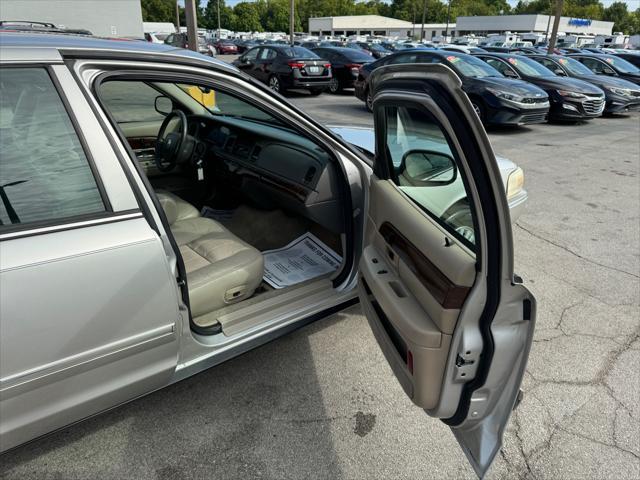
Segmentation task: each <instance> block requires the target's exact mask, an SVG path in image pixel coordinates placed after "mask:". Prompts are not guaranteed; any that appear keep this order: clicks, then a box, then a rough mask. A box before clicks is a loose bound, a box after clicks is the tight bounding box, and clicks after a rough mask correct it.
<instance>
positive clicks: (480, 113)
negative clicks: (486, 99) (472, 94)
mask: <svg viewBox="0 0 640 480" xmlns="http://www.w3.org/2000/svg"><path fill="white" fill-rule="evenodd" d="M471 105H472V106H473V109H474V110H475V112H476V115H478V118H479V119H480V121H481V122H482V123H483V124H484V123H485V120H486V118H485V117H486V115H485V113H484V105H482V103H480V101H478V100H471Z"/></svg>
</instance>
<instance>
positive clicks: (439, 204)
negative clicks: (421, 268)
mask: <svg viewBox="0 0 640 480" xmlns="http://www.w3.org/2000/svg"><path fill="white" fill-rule="evenodd" d="M385 117H386V128H387V132H386V144H387V148H388V155H389V156H390V159H389V160H390V161H391V164H392V169H393V180H394V182H395V184H396V185H398V187H399V188H400V190H402V191H403V192H404V193H405V194H406V195H407V196H408V197H409V198H411V200H413V201H414V202H415V203H416V204H418V206H420V207H421V208H422V210H424V211H425V212H427V213H428V214H429V215H430V216H431V217H433V218H435V219H436V220H437V221H438V223H440V224H441V225H442V226H443V227H444V228H446V229H447V230H448V231H449V232H451V234H452V235H454V236H455V237H456V238H457V239H458V240H460V241H461V242H462V243H464V244H465V245H467V246H468V247H469V248H471V249H472V250H473V249H474V247H475V227H474V218H473V212H472V208H471V204H470V202H469V198H468V195H467V192H466V189H465V185H464V181H463V178H462V175H463V172H462V171H461V170H460V169H459V168H458V167H457V164H456V161H455V160H454V154H453V152H452V149H451V148H450V146H449V143H448V141H447V138H446V137H445V135H444V132H443V131H442V129H441V128H440V126H439V125H438V124H437V123H436V122H435V121H434V120H432V119H431V117H430V116H428V115H427V114H426V113H425V112H423V111H422V110H418V109H416V108H411V107H386V108H385Z"/></svg>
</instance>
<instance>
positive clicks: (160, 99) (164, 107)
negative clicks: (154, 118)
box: [155, 95, 173, 115]
mask: <svg viewBox="0 0 640 480" xmlns="http://www.w3.org/2000/svg"><path fill="white" fill-rule="evenodd" d="M155 109H156V112H158V113H159V114H161V115H169V114H170V113H171V112H172V111H173V102H172V101H171V99H170V98H169V97H165V96H164V95H158V96H157V97H156V101H155Z"/></svg>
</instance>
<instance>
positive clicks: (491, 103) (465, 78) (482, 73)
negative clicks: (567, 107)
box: [356, 49, 549, 125]
mask: <svg viewBox="0 0 640 480" xmlns="http://www.w3.org/2000/svg"><path fill="white" fill-rule="evenodd" d="M393 63H442V64H444V65H446V66H448V67H449V68H451V69H452V70H453V71H454V72H456V74H458V76H459V77H460V79H461V80H462V89H463V90H464V91H465V93H466V94H467V95H468V96H469V99H470V100H471V103H472V104H473V108H474V109H475V111H476V113H477V114H478V116H479V117H480V119H481V120H482V122H483V123H485V124H501V125H523V124H530V123H541V122H544V121H545V120H546V117H547V113H548V111H549V99H548V97H547V94H546V93H545V92H544V91H543V90H541V89H540V88H538V87H536V86H533V85H531V84H529V83H527V82H523V81H521V80H514V79H510V78H505V77H504V76H503V75H502V74H501V73H500V72H498V71H497V70H496V69H495V68H493V67H491V66H490V65H488V64H487V63H485V62H483V61H482V60H480V59H478V58H475V57H473V56H471V55H467V54H466V53H462V52H448V51H442V50H417V49H416V50H413V51H407V52H400V53H395V54H393V55H390V56H388V57H386V58H383V59H381V60H378V61H376V62H374V63H370V64H368V65H365V66H364V67H362V69H361V75H360V76H361V77H362V79H360V76H359V78H358V81H357V82H356V96H357V97H358V98H360V99H361V100H363V101H364V102H365V104H366V106H367V109H369V110H370V109H371V91H370V89H369V85H368V78H369V74H370V73H371V72H372V71H373V70H374V69H375V68H377V67H379V66H382V65H390V64H393Z"/></svg>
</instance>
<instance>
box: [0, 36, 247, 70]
mask: <svg viewBox="0 0 640 480" xmlns="http://www.w3.org/2000/svg"><path fill="white" fill-rule="evenodd" d="M26 49H33V50H37V51H38V52H42V53H44V52H47V51H49V52H50V53H52V52H58V53H60V54H63V53H64V52H65V51H67V52H70V51H74V52H77V51H88V52H91V54H94V55H95V54H96V53H103V54H114V56H123V57H126V58H127V59H128V58H136V57H138V58H139V59H144V57H147V58H148V57H149V56H158V55H160V56H163V57H174V58H175V59H176V60H182V61H185V60H188V61H190V62H193V63H199V64H202V65H201V66H204V67H205V68H207V67H208V68H211V67H217V68H221V69H225V70H232V71H238V70H237V69H236V68H235V67H233V66H232V65H230V64H228V63H226V62H223V61H221V60H217V59H215V58H211V57H207V56H205V55H201V54H199V53H196V52H194V51H192V50H186V49H184V48H176V47H174V46H171V45H166V44H163V43H151V42H144V41H138V40H130V39H114V38H101V37H95V36H88V35H75V34H67V33H65V34H56V33H32V32H30V33H24V32H7V31H0V52H1V53H0V58H3V59H5V60H6V59H7V56H6V54H7V53H8V52H9V51H11V52H12V57H14V58H16V57H18V58H19V56H20V54H21V52H24V53H25V54H26ZM42 56H43V57H44V56H45V55H42ZM27 58H29V57H27Z"/></svg>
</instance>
